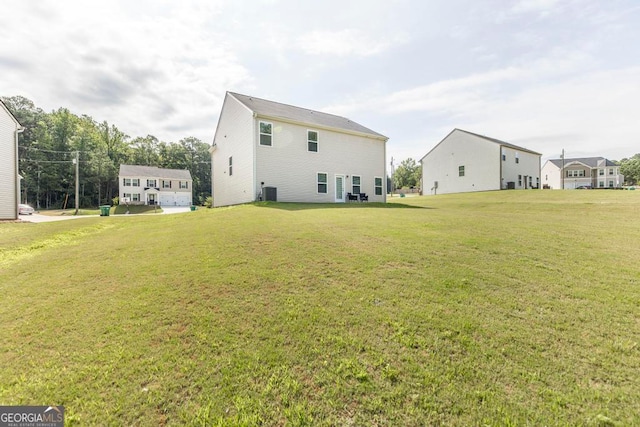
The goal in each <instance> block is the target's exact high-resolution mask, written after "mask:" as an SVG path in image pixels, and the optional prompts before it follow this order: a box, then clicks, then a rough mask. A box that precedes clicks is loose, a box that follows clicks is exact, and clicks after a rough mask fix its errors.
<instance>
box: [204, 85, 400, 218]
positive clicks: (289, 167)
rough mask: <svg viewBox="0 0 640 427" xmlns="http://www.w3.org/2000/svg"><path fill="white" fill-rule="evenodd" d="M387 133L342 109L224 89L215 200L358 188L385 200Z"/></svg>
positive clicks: (333, 199) (306, 197)
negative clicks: (342, 112)
mask: <svg viewBox="0 0 640 427" xmlns="http://www.w3.org/2000/svg"><path fill="white" fill-rule="evenodd" d="M387 139H388V138H387V137H386V136H384V135H381V134H379V133H377V132H374V131H372V130H371V129H368V128H366V127H364V126H362V125H360V124H358V123H356V122H353V121H351V120H349V119H346V118H344V117H340V116H335V115H333V114H327V113H322V112H319V111H314V110H308V109H305V108H300V107H294V106H291V105H286V104H280V103H278V102H273V101H267V100H265V99H260V98H255V97H251V96H247V95H241V94H238V93H232V92H227V94H226V96H225V99H224V104H223V106H222V111H221V113H220V119H219V121H218V126H217V129H216V134H215V137H214V140H213V147H211V150H210V152H211V167H212V171H211V172H212V173H211V175H212V187H213V188H212V191H213V203H214V206H226V205H235V204H239V203H247V202H253V201H256V200H276V201H281V202H311V203H316V202H317V203H343V202H346V201H349V200H350V199H351V200H353V199H354V198H355V197H357V196H356V195H358V194H359V193H363V194H366V196H367V197H368V199H369V201H371V202H373V201H376V202H385V201H386V189H385V183H386V178H385V177H386V169H385V165H386V161H385V157H386V152H385V150H386V142H387ZM350 196H351V197H350Z"/></svg>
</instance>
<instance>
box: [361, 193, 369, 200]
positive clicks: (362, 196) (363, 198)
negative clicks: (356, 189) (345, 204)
mask: <svg viewBox="0 0 640 427" xmlns="http://www.w3.org/2000/svg"><path fill="white" fill-rule="evenodd" d="M360 201H361V202H368V201H369V196H367V195H366V194H365V193H360Z"/></svg>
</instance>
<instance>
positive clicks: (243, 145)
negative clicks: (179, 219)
mask: <svg viewBox="0 0 640 427" xmlns="http://www.w3.org/2000/svg"><path fill="white" fill-rule="evenodd" d="M272 129H273V128H272ZM259 132H260V130H259V127H258V121H257V120H255V119H254V118H253V113H252V112H251V111H250V110H249V109H248V108H247V107H245V106H244V105H242V104H241V103H240V102H239V101H238V100H236V99H235V98H234V97H233V96H232V95H230V94H227V97H226V99H225V102H224V106H223V109H222V111H221V113H220V120H219V123H218V128H217V130H216V134H215V138H214V141H213V142H214V148H212V154H211V176H212V192H213V204H214V206H216V207H217V206H227V205H235V204H239V203H248V202H252V201H254V200H256V199H257V195H258V193H259V191H260V185H259V182H258V183H257V184H258V185H257V186H256V180H255V179H254V177H255V175H254V155H255V152H256V151H271V148H270V147H265V146H261V145H259ZM274 148H275V147H274ZM229 157H233V177H230V176H229V170H228V167H229ZM265 185H268V184H265ZM278 193H279V192H278ZM278 198H280V194H278Z"/></svg>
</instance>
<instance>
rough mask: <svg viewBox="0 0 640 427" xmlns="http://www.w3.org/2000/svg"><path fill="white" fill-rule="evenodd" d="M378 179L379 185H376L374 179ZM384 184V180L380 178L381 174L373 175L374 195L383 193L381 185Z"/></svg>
mask: <svg viewBox="0 0 640 427" xmlns="http://www.w3.org/2000/svg"><path fill="white" fill-rule="evenodd" d="M378 179H379V180H380V185H376V180H378ZM383 186H384V180H383V179H382V177H381V176H374V177H373V194H375V195H376V196H382V195H384V193H383V191H384V190H383V188H384V187H383ZM378 189H380V194H378Z"/></svg>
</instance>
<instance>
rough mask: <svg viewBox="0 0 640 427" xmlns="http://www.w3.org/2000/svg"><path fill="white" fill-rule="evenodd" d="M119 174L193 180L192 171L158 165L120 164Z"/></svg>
mask: <svg viewBox="0 0 640 427" xmlns="http://www.w3.org/2000/svg"><path fill="white" fill-rule="evenodd" d="M118 175H119V176H148V177H153V178H160V179H162V178H166V179H179V180H185V181H189V180H191V172H189V171H188V170H186V169H163V168H159V167H156V166H139V165H120V172H119V173H118Z"/></svg>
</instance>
